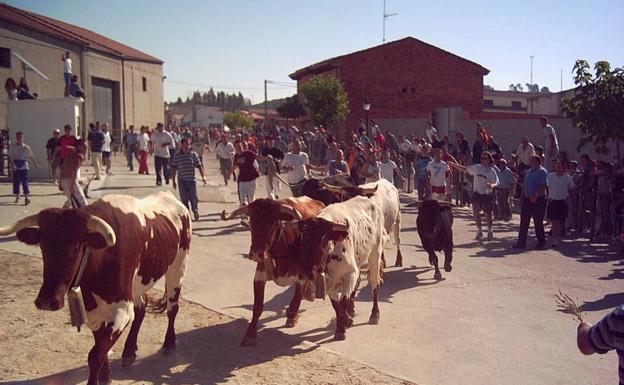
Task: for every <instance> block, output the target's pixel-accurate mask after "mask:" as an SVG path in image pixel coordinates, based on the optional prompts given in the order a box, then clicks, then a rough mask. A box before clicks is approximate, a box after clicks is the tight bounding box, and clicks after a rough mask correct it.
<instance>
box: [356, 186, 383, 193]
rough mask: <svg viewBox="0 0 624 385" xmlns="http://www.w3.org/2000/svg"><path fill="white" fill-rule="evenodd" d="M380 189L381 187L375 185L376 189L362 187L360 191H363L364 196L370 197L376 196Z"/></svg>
mask: <svg viewBox="0 0 624 385" xmlns="http://www.w3.org/2000/svg"><path fill="white" fill-rule="evenodd" d="M378 187H379V185H375V187H360V191H362V194H364V195H368V194H371V195H372V194H375V193H376V192H377V188H378Z"/></svg>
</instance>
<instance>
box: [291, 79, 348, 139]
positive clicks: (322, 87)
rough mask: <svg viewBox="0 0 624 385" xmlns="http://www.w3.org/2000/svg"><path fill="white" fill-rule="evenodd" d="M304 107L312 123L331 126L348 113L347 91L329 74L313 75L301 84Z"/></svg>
mask: <svg viewBox="0 0 624 385" xmlns="http://www.w3.org/2000/svg"><path fill="white" fill-rule="evenodd" d="M301 92H302V93H303V95H304V96H305V104H304V108H305V110H306V112H307V113H308V116H309V117H310V119H312V121H313V122H314V124H316V125H322V126H323V127H331V126H333V125H335V124H336V123H339V122H341V121H343V120H344V119H345V118H346V117H347V114H348V113H349V101H348V99H347V92H346V91H345V89H344V85H343V84H342V82H341V81H340V80H339V79H338V78H336V77H335V76H331V75H319V76H313V77H312V78H311V79H310V80H309V81H308V82H306V83H305V84H303V85H302V86H301Z"/></svg>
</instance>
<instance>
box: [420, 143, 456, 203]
mask: <svg viewBox="0 0 624 385" xmlns="http://www.w3.org/2000/svg"><path fill="white" fill-rule="evenodd" d="M432 152H433V160H432V161H431V162H429V163H428V164H427V167H426V169H427V175H428V177H429V184H430V186H431V192H432V193H437V194H443V195H445V194H446V178H447V177H448V176H449V174H450V171H451V169H450V168H449V165H448V164H447V163H446V162H444V161H442V149H440V148H439V147H436V148H434V149H433V151H432Z"/></svg>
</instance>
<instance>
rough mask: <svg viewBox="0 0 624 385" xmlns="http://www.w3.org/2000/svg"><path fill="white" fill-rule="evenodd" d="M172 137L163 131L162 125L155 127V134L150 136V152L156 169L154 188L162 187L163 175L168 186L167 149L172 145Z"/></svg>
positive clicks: (168, 154)
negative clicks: (152, 154)
mask: <svg viewBox="0 0 624 385" xmlns="http://www.w3.org/2000/svg"><path fill="white" fill-rule="evenodd" d="M173 143H174V142H173V137H172V136H171V134H169V133H168V132H166V131H165V130H164V126H163V124H162V123H158V124H157V125H156V132H154V133H153V134H152V152H153V153H154V168H155V169H156V186H162V175H161V172H162V174H165V183H166V184H169V167H168V165H169V158H170V157H171V155H170V153H169V147H170V146H171V145H172V144H173Z"/></svg>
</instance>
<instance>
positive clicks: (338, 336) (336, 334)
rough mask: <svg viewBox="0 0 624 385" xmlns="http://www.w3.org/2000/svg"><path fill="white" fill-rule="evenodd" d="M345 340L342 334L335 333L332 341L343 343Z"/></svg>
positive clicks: (344, 335)
mask: <svg viewBox="0 0 624 385" xmlns="http://www.w3.org/2000/svg"><path fill="white" fill-rule="evenodd" d="M346 339H347V335H346V334H345V333H344V332H336V333H335V334H334V341H344V340H346Z"/></svg>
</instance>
